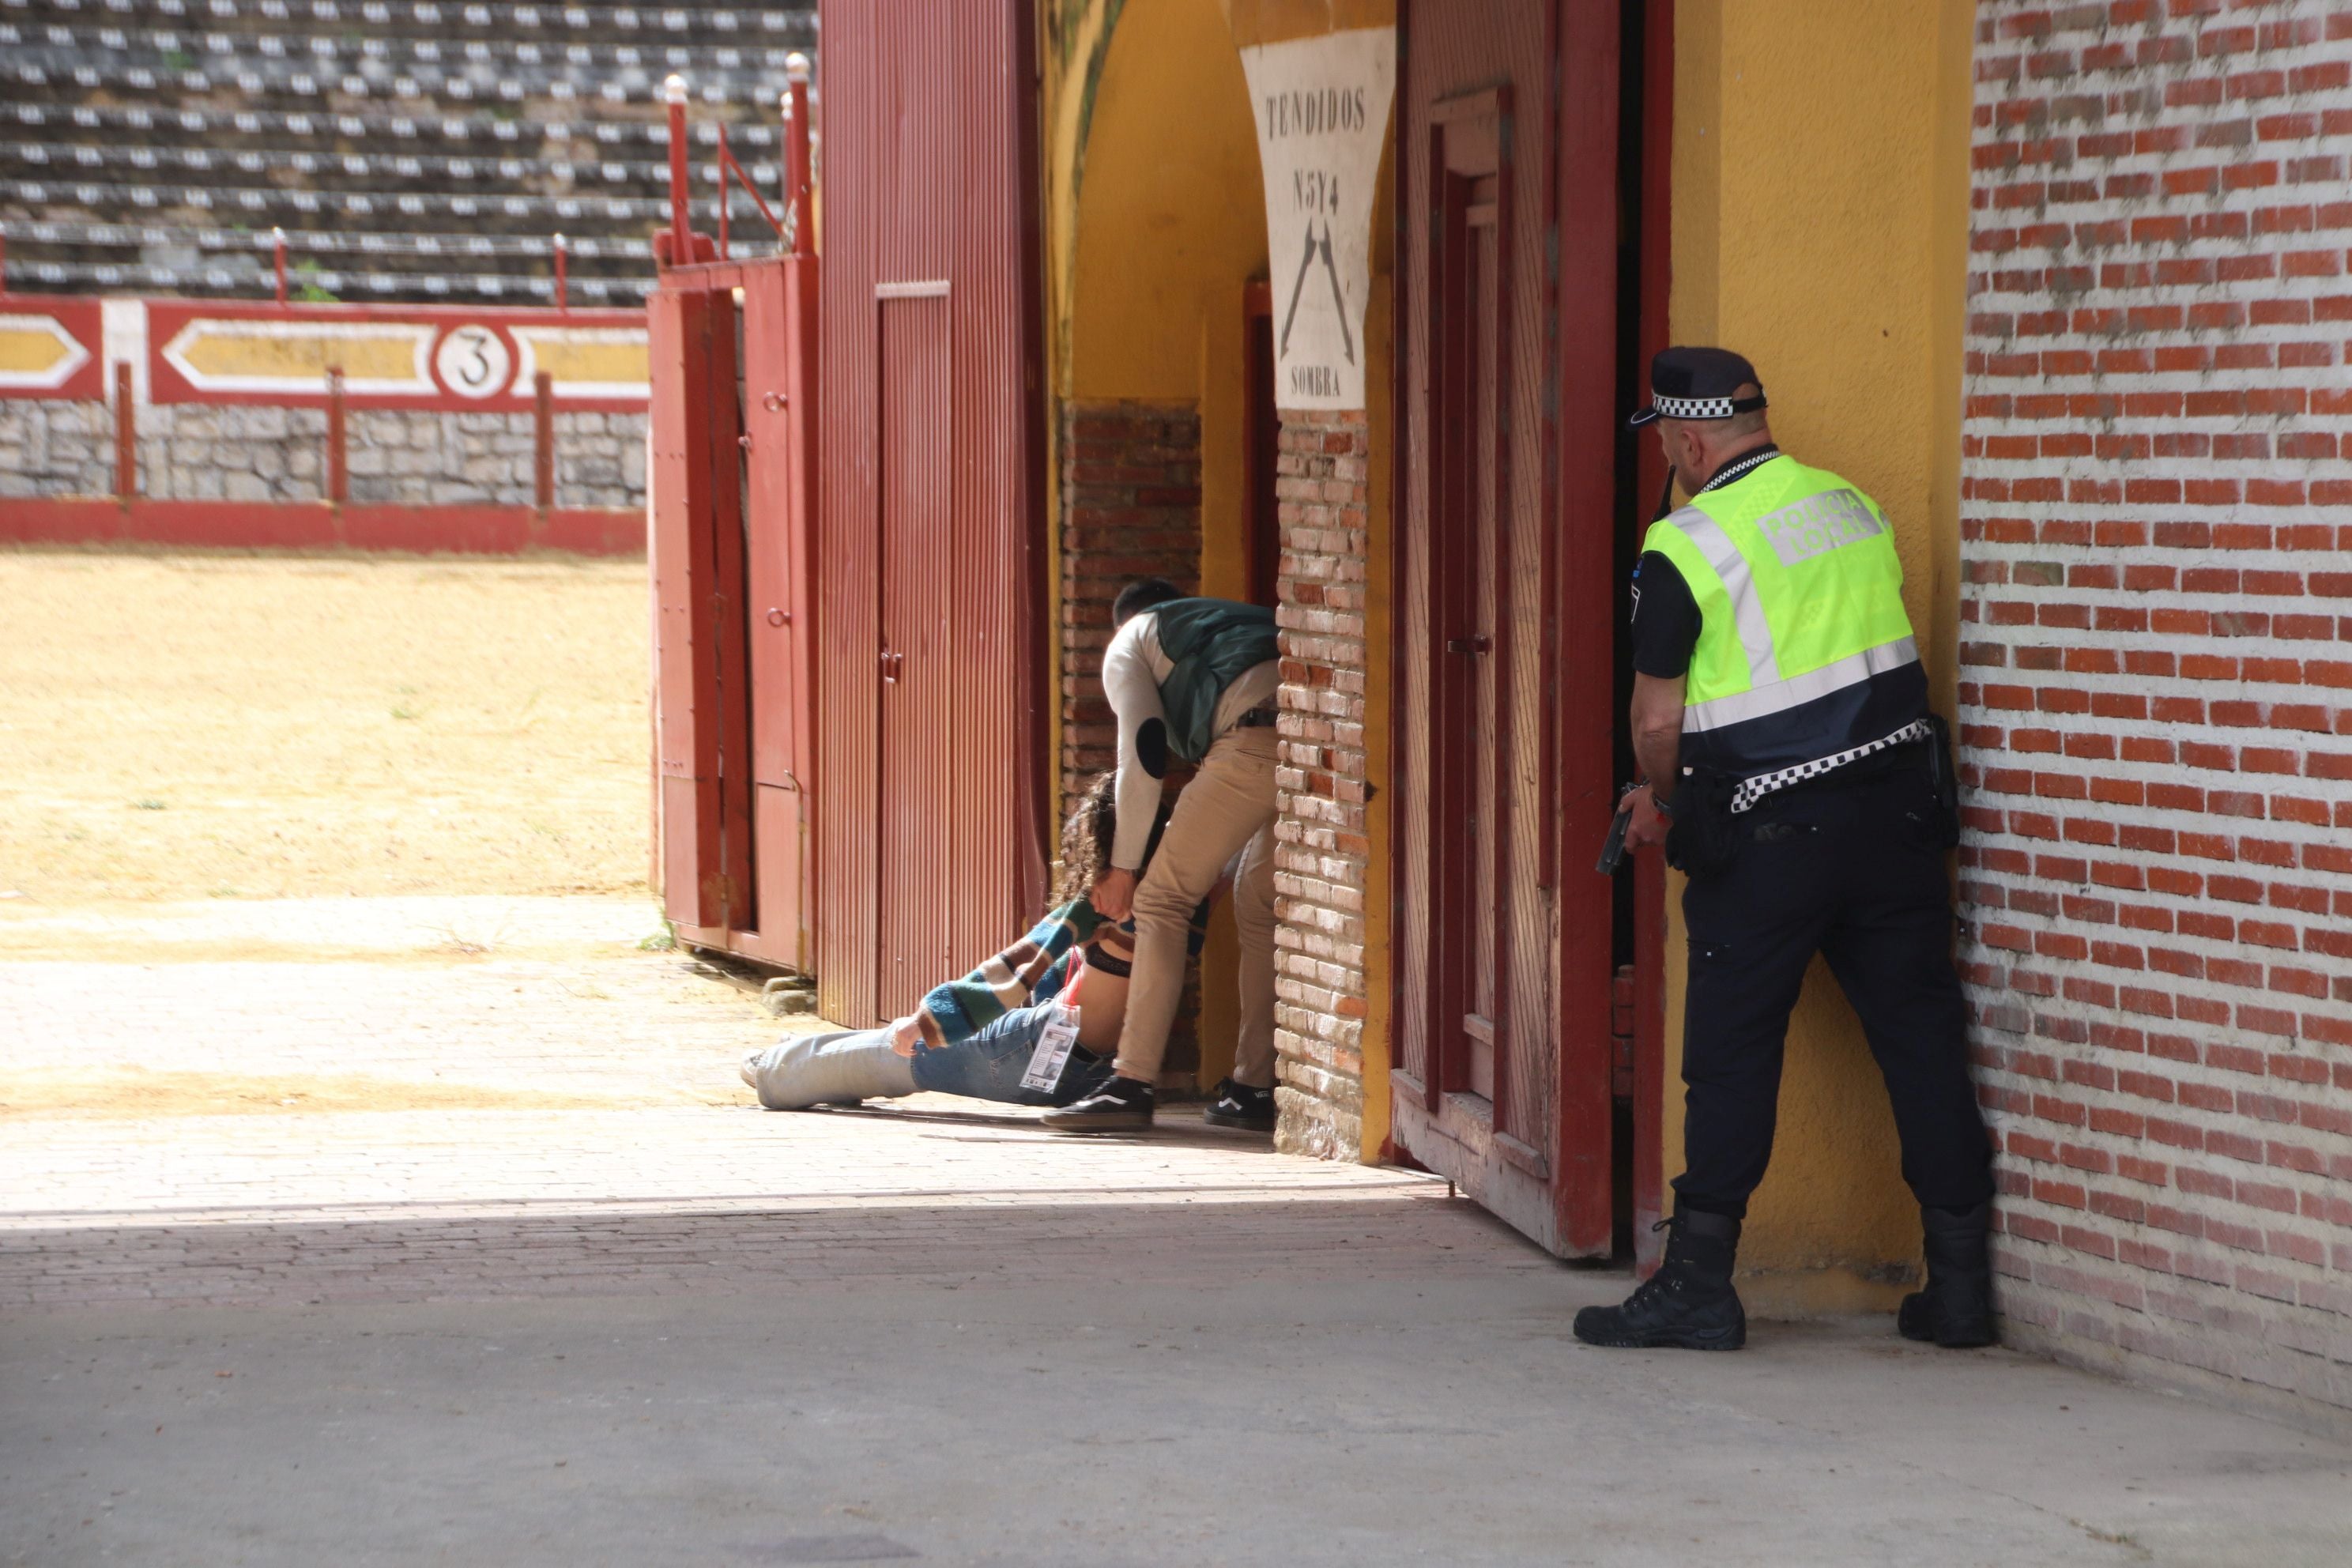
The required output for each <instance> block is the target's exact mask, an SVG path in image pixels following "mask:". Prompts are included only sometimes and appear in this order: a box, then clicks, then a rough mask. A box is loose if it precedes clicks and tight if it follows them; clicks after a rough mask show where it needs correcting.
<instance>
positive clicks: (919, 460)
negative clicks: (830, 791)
mask: <svg viewBox="0 0 2352 1568" xmlns="http://www.w3.org/2000/svg"><path fill="white" fill-rule="evenodd" d="M949 319H950V317H949V300H948V295H947V291H946V290H945V289H940V290H939V291H938V292H936V293H930V294H919V295H905V294H901V295H898V296H897V297H894V298H890V299H886V300H884V301H883V302H882V311H881V320H882V422H881V424H882V445H881V450H882V475H881V486H882V552H881V568H882V569H881V571H880V572H879V573H878V574H877V587H878V588H879V591H880V594H881V607H880V616H879V622H878V624H879V625H880V626H881V629H882V637H881V647H880V650H879V658H880V660H881V668H880V674H881V679H882V764H881V771H880V774H879V795H878V798H877V805H876V812H875V820H876V822H877V824H878V825H879V829H880V843H881V850H882V854H881V857H880V858H879V862H878V864H877V872H876V874H877V877H878V879H879V883H878V886H877V898H878V900H879V908H880V909H881V911H882V921H881V929H880V931H879V932H878V933H877V934H878V942H879V946H878V948H877V973H878V975H879V976H880V980H879V992H878V994H877V998H876V1005H877V1007H878V1008H879V1009H880V1010H881V1011H882V1012H883V1013H885V1014H887V1015H889V1016H901V1015H904V1014H906V1013H908V1012H910V1011H912V1010H913V1008H914V1005H915V1004H916V1003H917V1002H919V1001H920V1000H921V999H922V995H923V993H924V992H926V991H928V990H929V989H930V988H931V987H932V986H933V985H935V984H938V983H939V982H940V981H941V980H944V979H946V978H948V977H949V976H948V966H949V964H950V947H951V943H952V936H951V933H952V929H953V921H952V914H953V910H954V903H955V900H954V886H953V883H954V874H953V870H952V868H953V867H954V866H955V864H956V844H955V841H954V834H953V831H952V829H953V824H954V817H953V816H952V814H950V813H949V812H946V811H942V810H940V809H939V808H938V805H937V798H936V797H937V795H938V794H939V792H940V789H941V788H942V787H945V788H949V789H952V788H953V787H955V783H956V780H957V778H958V776H959V774H960V773H961V768H960V764H959V759H958V744H959V742H960V741H961V738H962V735H963V732H964V731H963V726H961V725H960V724H959V723H958V722H957V719H956V714H957V707H958V701H957V699H958V696H959V688H960V687H964V686H967V685H968V684H969V683H968V682H967V681H966V680H965V679H961V674H960V671H959V670H958V668H957V665H956V643H955V622H956V619H957V616H956V604H955V593H956V583H955V574H954V573H953V572H951V571H950V570H947V569H946V566H947V563H945V562H943V561H942V560H940V541H941V540H943V539H945V538H946V537H947V536H948V531H949V509H950V483H949V479H950V458H951V455H952V447H953V439H952V437H953V425H952V421H951V418H950V414H951V398H950V381H949V375H948V323H949Z"/></svg>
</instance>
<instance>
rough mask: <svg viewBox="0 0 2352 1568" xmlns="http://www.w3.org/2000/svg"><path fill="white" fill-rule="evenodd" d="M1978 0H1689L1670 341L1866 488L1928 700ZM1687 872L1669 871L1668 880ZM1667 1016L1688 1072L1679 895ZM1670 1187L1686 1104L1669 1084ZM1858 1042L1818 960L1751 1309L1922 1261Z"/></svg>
mask: <svg viewBox="0 0 2352 1568" xmlns="http://www.w3.org/2000/svg"><path fill="white" fill-rule="evenodd" d="M1972 9H1973V8H1972V5H1971V4H1970V0H1772V3H1771V4H1769V5H1763V4H1757V3H1755V0H1678V3H1677V5H1675V124H1674V135H1675V142H1674V282H1673V292H1672V298H1671V302H1670V306H1669V311H1670V315H1671V318H1672V332H1673V335H1674V338H1675V341H1676V342H1692V343H1698V342H1706V343H1720V344H1722V345H1724V346H1725V347H1727V348H1731V349H1735V350H1737V351H1738V352H1739V353H1744V354H1746V355H1747V356H1748V358H1749V359H1750V360H1752V361H1753V362H1755V364H1756V366H1757V370H1758V374H1760V375H1761V376H1762V377H1763V379H1764V384H1765V388H1766V391H1767V392H1768V394H1769V396H1770V398H1771V400H1772V414H1771V418H1772V429H1773V433H1774V435H1775V436H1776V437H1778V438H1779V440H1780V444H1781V445H1782V446H1783V447H1787V448H1789V449H1790V451H1792V452H1794V453H1795V454H1797V455H1799V456H1801V457H1802V458H1804V459H1805V460H1806V461H1807V462H1810V463H1814V464H1818V465H1820V466H1822V467H1823V468H1832V469H1834V470H1836V471H1837V472H1839V473H1841V474H1843V475H1844V476H1845V477H1846V478H1848V479H1852V480H1853V481H1854V482H1855V483H1856V484H1858V485H1860V486H1861V487H1862V488H1863V489H1865V490H1868V491H1869V492H1870V493H1871V494H1873V495H1874V496H1875V497H1876V498H1877V499H1878V500H1879V502H1880V504H1881V505H1882V506H1884V507H1885V510H1886V513H1887V515H1888V517H1889V518H1890V519H1891V520H1892V521H1893V522H1894V525H1895V537H1896V543H1897V547H1898V549H1899V550H1900V552H1901V553H1902V557H1903V567H1904V573H1905V576H1906V584H1905V599H1906V603H1907V605H1908V606H1909V609H1910V612H1911V618H1912V622H1913V624H1914V625H1915V626H1916V627H1917V628H1918V629H1919V631H1920V633H1921V634H1922V637H1923V638H1924V640H1925V644H1926V647H1927V658H1928V660H1929V665H1930V671H1931V675H1932V678H1933V679H1934V681H1935V686H1936V692H1937V703H1938V706H1939V707H1941V708H1943V709H1944V710H1945V711H1946V712H1947V713H1948V712H1949V711H1950V698H1951V693H1952V689H1953V665H1954V662H1955V658H1956V643H1957V636H1958V616H1959V600H1958V558H1959V549H1958V540H1959V498H1958V482H1959V436H1960V432H1959V396H1960V340H1961V318H1962V311H1963V310H1964V306H1965V301H1964V282H1965V273H1966V265H1967V239H1968V228H1967V226H1968V182H1969V171H1968V145H1969V92H1970V76H1969V64H1970V24H1971V20H1972ZM1676 880H1677V883H1679V879H1676ZM1670 906H1671V907H1672V908H1673V910H1674V919H1673V922H1672V926H1671V928H1670V931H1669V936H1668V947H1667V952H1668V953H1669V955H1670V966H1669V978H1668V984H1667V1005H1666V1055H1667V1072H1668V1077H1667V1081H1668V1083H1669V1084H1678V1083H1679V1081H1680V1076H1679V1074H1680V1056H1681V1041H1682V1013H1683V1009H1682V1004H1683V987H1682V980H1683V953H1684V951H1685V948H1684V936H1683V931H1682V926H1681V919H1680V889H1679V886H1677V887H1676V889H1675V895H1674V897H1673V899H1672V900H1670ZM1667 1098H1668V1104H1667V1108H1666V1118H1665V1121H1666V1125H1665V1129H1664V1135H1665V1148H1666V1151H1667V1159H1666V1166H1667V1170H1668V1173H1669V1174H1671V1173H1673V1172H1674V1171H1675V1170H1677V1169H1679V1168H1680V1163H1681V1153H1682V1104H1681V1099H1680V1096H1679V1094H1678V1093H1673V1094H1669V1096H1668V1097H1667ZM1897 1171H1898V1167H1897V1162H1896V1149H1895V1131H1894V1123H1893V1120H1892V1118H1891V1117H1890V1115H1889V1114H1888V1111H1887V1109H1886V1097H1885V1090H1884V1089H1883V1088H1882V1087H1881V1085H1880V1082H1879V1079H1878V1074H1877V1069H1876V1068H1874V1066H1873V1065H1872V1062H1871V1060H1870V1056H1869V1052H1868V1050H1867V1049H1866V1047H1864V1042H1863V1038H1862V1031H1861V1029H1860V1027H1859V1026H1857V1025H1856V1024H1855V1022H1854V1020H1853V1015H1852V1013H1851V1012H1850V1011H1849V1010H1848V1009H1847V1007H1846V1005H1845V1002H1844V1000H1843V997H1841V996H1840V995H1839V994H1838V993H1837V987H1836V985H1835V984H1834V983H1833V982H1832V980H1831V979H1830V977H1829V975H1828V973H1827V972H1826V971H1825V970H1824V969H1823V967H1822V964H1821V963H1819V962H1818V961H1816V963H1815V964H1814V966H1813V973H1811V975H1810V976H1809V977H1808V978H1807V981H1806V984H1805V992H1804V995H1803V997H1802V999H1801V1001H1800V1003H1799V1004H1798V1008H1797V1013H1796V1016H1795V1018H1794V1019H1793V1020H1792V1022H1791V1025H1790V1032H1789V1052H1788V1068H1787V1073H1786V1077H1785V1079H1784V1080H1783V1083H1782V1086H1781V1092H1780V1134H1779V1141H1778V1143H1777V1145H1776V1147H1775V1152H1774V1155H1773V1161H1772V1169H1771V1173H1770V1174H1769V1175H1768V1176H1767V1177H1766V1178H1765V1183H1764V1185H1763V1187H1762V1189H1761V1190H1760V1191H1759V1193H1758V1194H1757V1195H1756V1198H1755V1201H1754V1203H1753V1204H1752V1205H1751V1206H1750V1210H1749V1215H1748V1230H1747V1234H1746V1237H1745V1239H1744V1242H1743V1246H1742V1248H1741V1258H1740V1262H1741V1266H1742V1268H1743V1269H1744V1270H1746V1271H1748V1274H1750V1275H1751V1276H1752V1277H1753V1278H1751V1279H1749V1280H1748V1281H1747V1282H1746V1283H1744V1285H1743V1289H1746V1290H1747V1292H1748V1295H1749V1299H1750V1304H1751V1307H1754V1308H1758V1309H1760V1310H1766V1311H1770V1310H1843V1309H1848V1308H1862V1307H1885V1306H1889V1305H1891V1304H1892V1302H1893V1300H1894V1297H1895V1295H1896V1294H1897V1293H1898V1290H1899V1286H1898V1285H1897V1284H1896V1283H1895V1281H1897V1280H1899V1279H1904V1278H1907V1276H1908V1273H1909V1270H1910V1268H1911V1266H1912V1265H1913V1264H1915V1263H1916V1259H1917V1258H1918V1252H1919V1232H1918V1218H1917V1211H1916V1208H1915V1207H1914V1206H1913V1204H1912V1200H1911V1197H1910V1194H1909V1193H1908V1191H1907V1190H1906V1188H1905V1187H1904V1185H1903V1184H1902V1181H1901V1179H1900V1177H1899V1175H1898V1173H1897Z"/></svg>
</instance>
